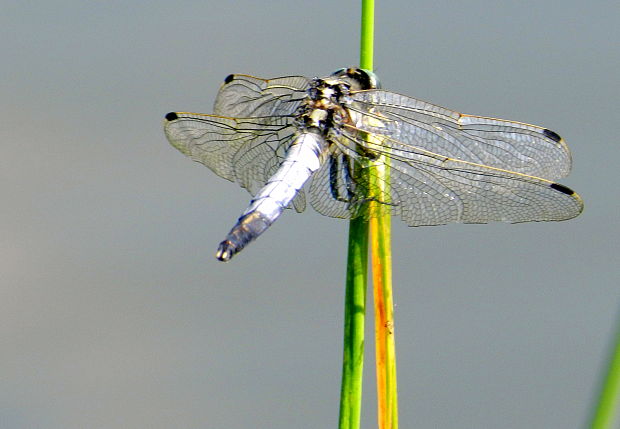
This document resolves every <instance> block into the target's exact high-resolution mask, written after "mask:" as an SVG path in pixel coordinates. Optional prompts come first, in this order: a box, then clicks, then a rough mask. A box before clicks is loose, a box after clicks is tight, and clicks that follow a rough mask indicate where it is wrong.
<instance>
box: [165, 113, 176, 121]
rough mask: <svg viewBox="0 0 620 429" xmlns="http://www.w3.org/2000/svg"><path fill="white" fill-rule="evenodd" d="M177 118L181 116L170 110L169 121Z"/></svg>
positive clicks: (167, 116)
mask: <svg viewBox="0 0 620 429" xmlns="http://www.w3.org/2000/svg"><path fill="white" fill-rule="evenodd" d="M177 119H179V116H178V115H177V114H176V113H175V112H170V113H168V114H167V115H166V120H167V121H175V120H177Z"/></svg>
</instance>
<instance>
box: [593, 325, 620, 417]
mask: <svg viewBox="0 0 620 429" xmlns="http://www.w3.org/2000/svg"><path fill="white" fill-rule="evenodd" d="M619 420H620V323H619V324H618V326H617V327H616V336H615V338H614V344H613V345H612V351H611V354H610V357H609V369H608V370H607V374H606V376H605V378H604V380H603V383H602V389H601V393H600V396H599V398H598V404H597V407H596V410H595V411H594V416H593V418H592V425H591V428H592V429H615V428H617V427H618V426H617V425H618V424H619V423H620V421H619Z"/></svg>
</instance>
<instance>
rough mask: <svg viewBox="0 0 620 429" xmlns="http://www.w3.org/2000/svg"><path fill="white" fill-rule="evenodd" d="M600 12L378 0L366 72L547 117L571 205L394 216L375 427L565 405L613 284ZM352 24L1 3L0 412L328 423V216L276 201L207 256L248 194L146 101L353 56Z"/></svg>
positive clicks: (467, 101) (308, 7) (595, 373)
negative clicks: (180, 141)
mask: <svg viewBox="0 0 620 429" xmlns="http://www.w3.org/2000/svg"><path fill="white" fill-rule="evenodd" d="M619 16H620V6H619V5H618V3H617V2H616V1H594V2H590V3H585V2H580V1H572V0H571V1H565V2H562V3H561V7H558V3H557V2H555V1H531V0H525V1H521V2H515V3H502V2H499V3H498V2H492V1H483V0H479V1H478V0H473V1H470V2H467V3H455V2H451V1H434V2H428V3H427V2H409V1H390V2H387V1H386V2H378V4H377V20H376V25H377V28H376V56H375V65H376V72H377V73H378V74H379V76H380V77H381V79H382V82H383V85H384V87H385V88H387V89H390V90H393V91H396V92H401V93H404V94H407V95H411V96H414V97H417V98H421V99H425V100H428V101H431V102H434V103H436V104H440V105H444V106H446V107H449V108H453V109H456V110H459V111H462V112H467V113H473V114H480V115H487V116H495V117H500V118H507V119H513V120H519V121H523V122H529V123H534V124H539V125H544V126H546V127H548V128H550V129H552V130H555V131H557V132H558V133H560V134H561V135H562V136H563V137H564V138H565V140H566V141H567V142H568V144H569V146H570V147H571V149H572V151H573V159H574V170H573V173H572V174H571V176H569V177H568V178H566V179H564V180H562V183H564V184H565V185H567V186H570V187H571V188H573V189H575V190H576V191H577V192H579V193H580V194H581V195H582V197H583V198H584V200H585V204H586V210H585V212H584V213H583V215H582V216H581V217H579V218H577V219H575V220H572V221H569V222H563V223H537V224H520V225H506V224H493V225H451V226H444V227H433V228H430V227H427V228H408V227H406V226H405V225H404V224H403V223H402V222H401V221H400V220H398V219H394V228H393V229H394V246H393V248H394V284H395V302H396V335H397V337H396V338H397V352H398V375H399V380H398V383H399V395H400V396H399V401H400V402H399V405H400V421H401V427H403V428H499V427H501V428H504V429H506V428H583V427H585V425H586V422H587V421H588V416H589V409H590V407H591V402H592V400H593V398H594V397H595V394H596V393H597V388H598V383H599V379H600V376H601V371H602V369H603V368H604V364H605V360H606V356H607V352H608V348H609V345H610V340H611V336H612V334H613V332H614V328H613V326H614V323H616V322H617V321H618V317H617V316H618V311H619V305H620V287H619V284H618V283H619V281H618V280H619V277H620V276H619V270H620V269H619V262H620V261H619V258H618V250H619V246H618V239H619V238H620V237H619V234H618V233H619V222H618V220H619V216H618V214H619V208H620V207H619V204H618V187H619V184H620V182H619V180H618V178H617V177H618V155H619V150H618V146H619V141H618V120H619V119H620V115H619V114H618V111H619V105H618V99H619V97H620V90H619V87H620V84H619V78H618V76H619V75H618V70H619V69H620V53H619V50H620V49H619V47H618V46H619V45H618V40H619V39H620V37H619V36H620V34H619V33H620V32H619V30H618V28H619V27H618V23H617V21H618V17H619ZM358 22H359V4H358V2H357V1H351V2H344V1H343V2H332V1H319V0H317V1H313V2H297V1H290V0H288V1H273V2H253V1H240V2H235V3H234V4H233V3H232V2H230V3H228V2H225V1H220V2H215V1H208V0H207V1H201V2H195V1H175V2H170V1H166V2H163V1H151V2H135V1H106V2H79V1H57V2H44V1H33V2H7V4H4V5H3V7H2V14H1V15H0V36H1V37H0V50H1V53H2V66H1V67H0V98H1V100H2V101H1V102H0V109H1V111H0V116H1V118H2V119H0V124H1V126H0V137H1V144H2V155H1V156H0V179H1V180H0V192H1V195H2V210H0V347H1V353H0V427H1V428H10V429H12V428H46V429H57V428H58V429H61V428H62V429H67V428H229V429H236V428H254V427H257V428H272V429H279V428H331V427H336V425H337V420H338V396H339V386H340V358H341V353H342V345H341V341H342V317H343V316H342V307H343V295H344V272H345V261H346V237H347V228H348V224H347V222H346V221H341V220H336V219H330V218H325V217H322V216H320V215H318V214H316V213H314V212H312V211H311V210H310V211H308V212H307V213H304V214H303V215H297V214H295V213H294V212H287V213H285V215H284V216H283V217H282V218H281V219H280V220H279V221H278V222H277V223H276V224H275V225H274V226H273V227H272V229H271V230H270V231H268V232H267V233H266V234H265V235H264V236H263V237H261V238H260V239H259V240H258V241H257V242H255V243H254V244H252V245H251V246H250V247H249V248H248V249H246V250H245V251H244V252H243V253H241V254H240V255H238V256H237V257H236V258H235V259H233V261H232V262H231V263H228V264H222V263H219V262H217V261H216V260H215V258H214V257H213V255H214V251H215V248H216V246H217V244H218V242H219V241H220V240H221V239H222V238H223V237H224V235H225V233H226V232H228V230H229V228H230V227H231V226H232V224H233V223H234V221H235V220H236V219H237V217H238V216H239V214H240V213H241V211H242V210H243V209H244V208H245V207H246V205H247V203H248V201H249V196H248V194H247V193H246V192H245V191H244V190H242V189H241V188H239V187H238V186H237V185H235V184H232V183H229V182H227V181H225V180H223V179H220V178H218V177H216V176H215V175H214V174H213V173H211V172H210V171H208V169H206V168H205V167H203V166H201V165H199V164H196V163H192V162H191V161H190V160H189V159H187V158H185V157H183V156H182V155H181V154H180V153H178V152H177V151H176V150H175V149H173V148H172V147H171V146H169V144H168V143H167V141H166V139H165V137H164V134H163V132H162V118H163V115H164V114H165V113H166V112H168V111H171V110H189V111H198V112H207V113H208V112H210V111H211V108H212V103H213V100H214V97H215V94H216V92H217V90H218V87H219V85H220V82H221V81H222V79H223V78H224V77H225V76H226V75H227V74H229V73H248V74H254V75H256V76H264V77H274V76H281V75H287V74H305V75H308V76H317V75H319V76H322V75H326V74H328V73H330V72H331V71H333V70H335V69H337V68H339V67H345V66H350V65H356V64H357V62H358V44H359V42H358V39H359V24H358ZM370 320H372V319H370ZM367 344H368V359H367V363H366V373H367V376H366V384H365V397H364V411H363V427H364V428H373V427H376V423H375V415H376V414H375V399H374V370H373V365H374V351H373V348H372V337H371V331H370V330H369V332H368V337H367Z"/></svg>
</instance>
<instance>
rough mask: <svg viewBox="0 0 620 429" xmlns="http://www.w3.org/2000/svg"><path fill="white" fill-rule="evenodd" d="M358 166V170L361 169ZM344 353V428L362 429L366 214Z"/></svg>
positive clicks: (368, 27) (354, 238)
mask: <svg viewBox="0 0 620 429" xmlns="http://www.w3.org/2000/svg"><path fill="white" fill-rule="evenodd" d="M373 41H374V0H362V21H361V43H360V67H361V68H363V69H366V70H372V68H373ZM361 167H362V166H359V165H358V166H357V167H356V168H361ZM348 249H349V250H348V260H347V285H346V295H345V316H344V325H345V326H344V352H343V362H342V386H341V390H340V420H339V428H340V429H358V428H359V426H360V415H361V407H362V374H363V368H364V318H365V314H366V283H367V278H368V222H367V221H366V216H364V215H362V216H359V217H358V218H356V219H352V220H351V221H350V224H349V246H348Z"/></svg>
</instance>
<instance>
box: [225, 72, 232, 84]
mask: <svg viewBox="0 0 620 429" xmlns="http://www.w3.org/2000/svg"><path fill="white" fill-rule="evenodd" d="M234 78H235V75H234V74H229V75H228V76H226V79H224V83H230V82H232V80H233V79H234Z"/></svg>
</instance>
